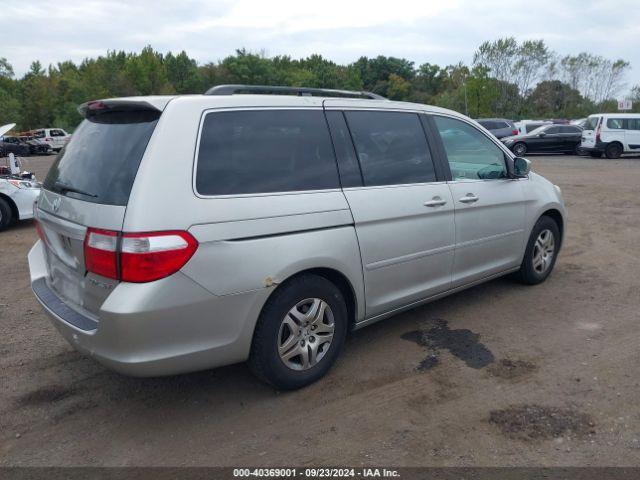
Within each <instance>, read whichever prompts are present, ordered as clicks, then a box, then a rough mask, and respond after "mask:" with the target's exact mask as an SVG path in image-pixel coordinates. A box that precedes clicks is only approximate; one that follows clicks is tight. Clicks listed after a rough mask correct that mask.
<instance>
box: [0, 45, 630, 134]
mask: <svg viewBox="0 0 640 480" xmlns="http://www.w3.org/2000/svg"><path fill="white" fill-rule="evenodd" d="M629 68H630V64H629V62H627V61H625V60H622V59H616V60H611V59H607V58H604V57H601V56H598V55H592V54H590V53H587V52H584V53H580V54H578V55H566V56H560V55H558V54H557V53H555V52H553V51H551V50H550V49H549V48H548V47H547V46H546V44H545V42H544V41H543V40H527V41H523V42H521V43H519V42H517V41H516V40H515V39H514V38H503V39H498V40H495V41H492V42H484V43H482V44H481V45H480V46H479V47H478V48H477V50H476V51H475V53H474V56H473V61H472V62H471V64H469V65H467V64H464V63H463V62H460V63H457V64H455V65H447V66H440V65H436V64H433V63H423V64H421V65H416V64H415V62H413V61H411V60H408V59H405V58H396V57H386V56H382V55H380V56H377V57H375V58H368V57H360V58H359V59H358V60H356V61H355V62H353V63H350V64H347V65H339V64H337V63H335V62H333V61H331V60H329V59H327V58H324V57H322V56H321V55H317V54H314V55H310V56H309V57H307V58H301V59H294V58H292V57H290V56H287V55H278V56H273V57H269V56H267V55H265V54H263V53H255V52H250V51H247V50H245V49H240V50H237V51H236V52H235V54H233V55H230V56H228V57H226V58H224V59H223V60H220V61H217V62H208V63H204V64H198V62H197V61H196V60H194V59H193V58H190V57H189V55H188V54H187V53H186V52H184V51H182V52H180V53H178V54H174V53H172V52H169V53H166V54H163V53H161V52H158V51H156V50H154V49H153V48H152V47H151V46H147V47H145V48H143V49H142V51H140V52H139V53H127V52H124V51H109V52H107V54H106V55H104V56H99V57H97V58H87V59H85V60H83V61H82V62H80V63H79V64H76V63H74V62H72V61H64V62H60V63H58V64H56V65H49V66H48V67H47V68H45V67H43V65H42V64H41V63H40V62H39V61H34V62H33V63H32V64H31V66H30V68H29V70H28V72H27V73H25V74H24V75H23V76H22V77H21V78H16V76H15V74H14V71H13V68H12V66H11V64H10V63H9V62H8V61H7V60H6V59H5V58H0V125H3V124H6V123H13V122H15V123H17V124H18V129H20V130H27V129H32V128H38V127H46V126H56V127H62V128H65V129H68V130H70V131H72V130H73V129H74V128H75V126H76V125H77V124H78V123H79V122H80V120H81V118H80V115H79V114H78V112H77V110H76V109H77V106H78V105H79V104H81V103H83V102H85V101H87V100H93V99H98V98H107V97H121V96H129V95H152V94H184V93H202V92H204V91H205V90H207V89H208V88H210V87H212V86H214V85H220V84H228V83H233V84H235V83H241V84H259V85H290V86H306V87H319V88H337V89H347V90H368V91H371V92H375V93H378V94H381V95H383V96H385V97H387V98H389V99H392V100H403V101H412V102H418V103H426V104H430V105H436V106H441V107H445V108H450V109H453V110H457V111H459V112H462V113H466V114H468V115H469V116H471V117H474V118H479V117H505V118H511V119H522V118H579V117H584V116H587V115H589V114H591V113H595V112H613V111H616V110H617V102H616V96H617V95H619V94H621V92H622V90H623V88H624V87H625V83H624V80H625V75H626V73H627V72H628V70H629ZM631 97H632V99H633V100H635V105H634V109H635V111H640V110H639V108H640V85H637V86H635V87H633V88H632V89H631Z"/></svg>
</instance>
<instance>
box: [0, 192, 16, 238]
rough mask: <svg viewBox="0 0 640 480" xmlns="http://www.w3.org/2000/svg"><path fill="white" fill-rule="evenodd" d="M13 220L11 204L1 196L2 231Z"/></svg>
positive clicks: (0, 227) (0, 221)
mask: <svg viewBox="0 0 640 480" xmlns="http://www.w3.org/2000/svg"><path fill="white" fill-rule="evenodd" d="M12 222H13V213H12V211H11V206H10V205H9V204H8V203H7V201H6V200H4V199H3V198H0V232H2V231H3V230H5V229H6V228H8V227H9V225H11V223H12Z"/></svg>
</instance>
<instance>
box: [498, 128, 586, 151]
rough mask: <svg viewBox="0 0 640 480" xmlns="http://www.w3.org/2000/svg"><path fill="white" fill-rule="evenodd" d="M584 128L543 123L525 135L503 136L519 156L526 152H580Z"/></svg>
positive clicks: (503, 140) (503, 141) (504, 141)
mask: <svg viewBox="0 0 640 480" xmlns="http://www.w3.org/2000/svg"><path fill="white" fill-rule="evenodd" d="M581 137H582V129H581V128H580V127H576V126H575V125H543V126H542V127H539V128H536V129H535V130H532V131H531V132H529V133H527V134H525V135H517V136H513V137H505V138H501V139H500V141H501V142H502V143H504V144H505V145H506V146H507V148H509V150H511V151H512V152H513V153H515V154H516V155H517V156H518V157H522V156H523V155H525V154H526V153H528V152H530V153H571V154H575V155H578V154H579V153H580V140H581Z"/></svg>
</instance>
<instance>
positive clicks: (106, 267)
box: [84, 228, 118, 279]
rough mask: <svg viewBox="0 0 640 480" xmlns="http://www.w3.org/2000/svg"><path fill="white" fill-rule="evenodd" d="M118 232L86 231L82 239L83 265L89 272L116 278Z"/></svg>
mask: <svg viewBox="0 0 640 480" xmlns="http://www.w3.org/2000/svg"><path fill="white" fill-rule="evenodd" d="M117 252H118V232H113V231H111V230H100V229H97V228H89V229H87V234H86V236H85V237H84V264H85V268H86V269H87V270H88V271H89V272H93V273H97V274H98V275H102V276H103V277H107V278H113V279H117V278H118V253H117Z"/></svg>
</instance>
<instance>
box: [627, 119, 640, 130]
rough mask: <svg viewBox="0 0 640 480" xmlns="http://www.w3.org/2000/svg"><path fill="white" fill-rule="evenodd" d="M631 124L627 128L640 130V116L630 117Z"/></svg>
mask: <svg viewBox="0 0 640 480" xmlns="http://www.w3.org/2000/svg"><path fill="white" fill-rule="evenodd" d="M628 122H629V125H628V126H627V128H628V129H629V130H640V118H630V119H628Z"/></svg>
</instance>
